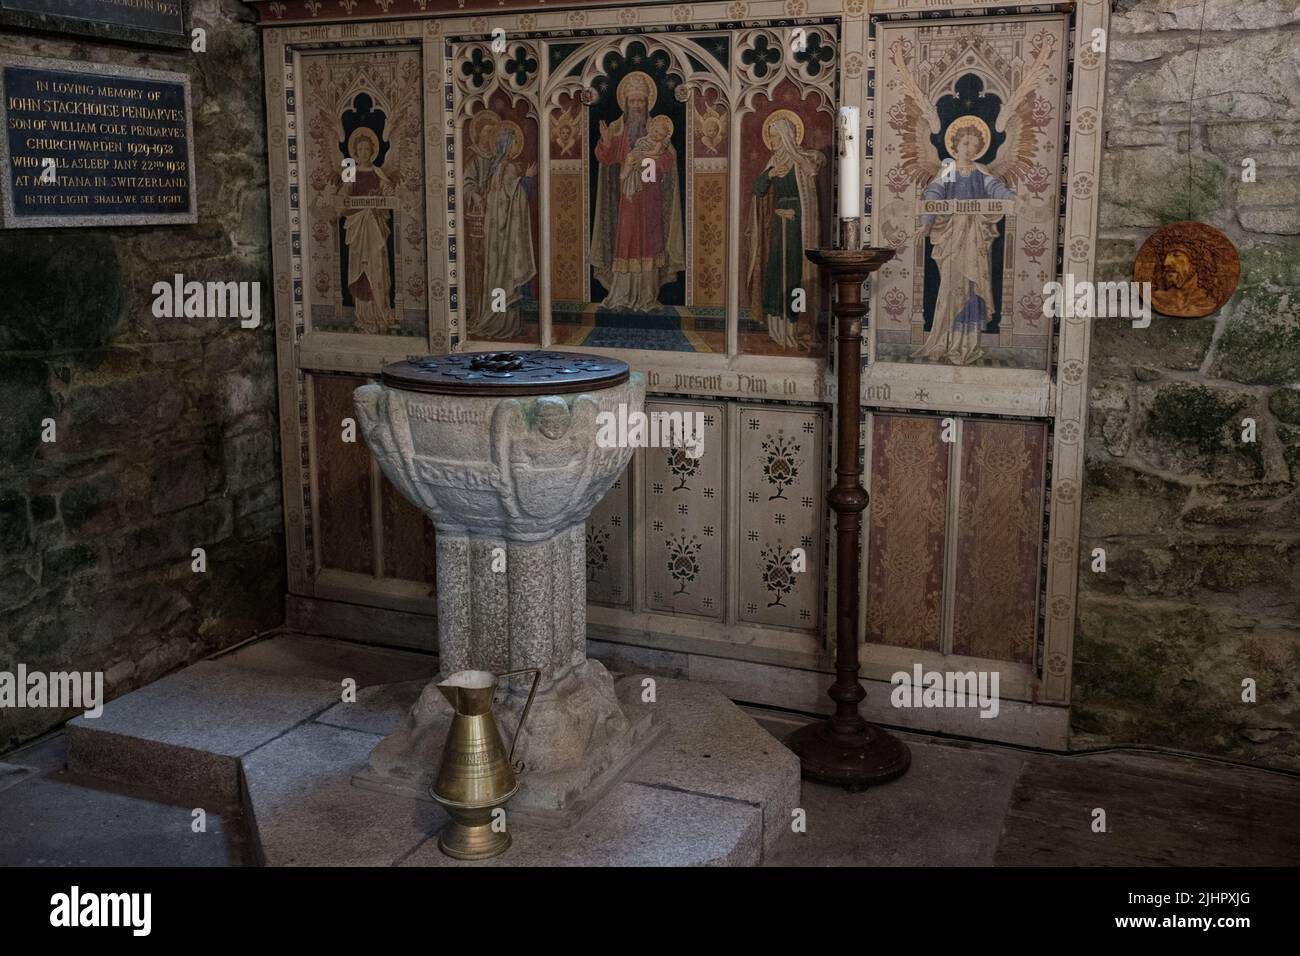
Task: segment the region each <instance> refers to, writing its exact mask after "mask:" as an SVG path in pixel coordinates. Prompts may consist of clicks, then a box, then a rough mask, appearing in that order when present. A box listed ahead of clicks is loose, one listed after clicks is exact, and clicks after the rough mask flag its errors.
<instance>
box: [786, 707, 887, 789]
mask: <svg viewBox="0 0 1300 956" xmlns="http://www.w3.org/2000/svg"><path fill="white" fill-rule="evenodd" d="M785 745H786V746H787V747H789V748H790V749H791V750H793V751H794V752H795V755H796V756H797V757H798V758H799V764H800V766H801V767H802V768H803V775H804V776H805V777H807V778H809V779H810V780H818V781H820V782H822V783H833V784H836V785H838V786H841V787H848V788H849V789H850V790H864V789H866V788H867V787H876V786H879V785H880V784H882V783H888V782H889V781H891V780H895V779H897V778H898V777H901V776H902V775H903V774H905V773H906V772H907V768H908V767H910V766H911V765H912V752H911V751H910V750H908V748H907V744H905V743H903V742H902V741H901V740H899V739H898V738H897V737H895V736H894V735H893V734H891V733H889V732H888V731H886V730H882V729H880V728H879V727H877V726H875V725H874V724H866V725H865V726H864V727H863V728H862V731H861V732H860V733H852V734H837V733H836V732H835V730H834V728H833V727H832V726H831V722H830V721H829V720H820V721H818V722H817V723H815V724H809V725H808V726H807V727H802V728H800V729H799V730H796V731H795V732H794V733H792V734H791V735H790V736H789V737H787V738H786V741H785Z"/></svg>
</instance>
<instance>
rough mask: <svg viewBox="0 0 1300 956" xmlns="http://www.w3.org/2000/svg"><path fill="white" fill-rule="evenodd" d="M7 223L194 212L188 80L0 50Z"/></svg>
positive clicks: (190, 218)
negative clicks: (19, 54) (4, 53)
mask: <svg viewBox="0 0 1300 956" xmlns="http://www.w3.org/2000/svg"><path fill="white" fill-rule="evenodd" d="M0 96H2V100H0V102H2V103H3V118H4V135H3V136H2V137H0V165H2V166H3V167H4V187H3V193H2V194H0V224H3V225H4V226H5V227H6V228H27V227H42V226H106V225H122V226H125V225H152V224H167V223H192V222H195V221H196V219H197V210H198V200H197V197H196V192H195V187H194V151H193V145H192V144H193V123H192V120H191V115H190V83H189V77H187V76H186V75H185V74H183V73H162V72H159V71H157V70H144V69H139V68H135V67H124V66H101V65H98V64H89V63H75V62H72V61H68V60H47V59H38V58H35V57H22V56H0Z"/></svg>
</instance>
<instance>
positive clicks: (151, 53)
mask: <svg viewBox="0 0 1300 956" xmlns="http://www.w3.org/2000/svg"><path fill="white" fill-rule="evenodd" d="M253 17H254V15H253V13H252V12H251V11H250V10H249V9H248V8H247V7H246V6H244V5H243V4H242V3H239V2H237V0H196V3H195V4H194V26H195V27H202V28H204V29H205V30H206V31H207V52H206V53H191V52H190V51H189V50H188V49H186V50H184V51H171V50H167V51H160V50H157V49H153V48H136V47H125V46H113V45H109V44H99V43H96V42H92V41H78V40H76V39H75V38H70V37H66V36H63V37H57V36H49V37H47V36H40V35H36V34H29V33H24V34H17V33H4V34H0V51H3V52H6V53H15V54H23V55H28V56H38V57H51V58H61V59H67V60H78V61H84V62H95V63H109V64H111V63H122V64H129V65H132V66H143V67H147V68H150V69H157V70H169V71H174V72H181V73H188V74H189V76H190V82H191V87H192V97H193V110H194V137H195V143H194V153H195V159H196V163H197V169H196V170H195V178H196V180H197V183H198V190H199V194H198V195H199V221H198V223H197V224H195V225H189V226H148V227H117V228H111V227H100V228H93V229H72V228H70V229H57V230H55V229H51V230H29V231H23V232H15V231H6V232H0V289H2V290H3V298H2V299H0V315H2V316H3V320H2V321H0V450H2V452H0V670H12V669H13V667H14V666H15V665H16V663H18V662H22V663H24V664H26V665H27V666H28V668H29V669H38V670H61V669H68V668H73V667H75V668H76V669H78V670H83V671H84V670H89V671H102V672H104V676H105V690H106V693H107V696H108V697H109V698H110V699H111V698H113V697H118V696H121V695H122V694H124V693H125V692H127V691H130V690H133V689H135V688H137V687H140V686H142V685H144V684H147V683H149V682H150V681H153V680H156V679H157V678H159V677H161V676H163V675H164V674H166V673H168V672H170V671H173V670H175V669H177V668H178V667H181V666H183V665H185V664H187V663H191V662H193V661H195V660H197V659H198V658H200V657H203V656H206V655H208V654H210V653H211V652H213V651H215V650H218V649H220V648H223V647H226V646H229V645H231V644H234V643H237V642H239V641H242V640H244V639H245V638H247V637H249V636H250V635H252V634H254V633H257V632H261V631H265V630H268V629H270V628H273V627H275V626H277V625H278V624H280V623H281V622H282V620H283V606H284V590H285V580H284V575H285V570H284V569H285V561H284V554H283V549H284V544H283V541H284V535H283V518H282V514H281V501H280V489H279V457H278V456H279V449H278V445H277V442H276V436H277V435H278V424H277V408H276V396H275V354H274V345H275V342H274V329H273V327H272V323H270V322H264V323H262V325H261V326H260V327H258V328H255V329H246V328H240V324H239V321H238V320H237V319H156V318H154V316H153V315H152V314H151V308H150V307H151V304H152V302H153V298H154V297H153V295H152V293H151V288H152V286H153V284H154V283H155V282H158V281H171V278H172V276H173V275H174V274H175V273H184V274H185V276H186V278H187V279H190V278H192V279H197V280H200V281H207V280H220V281H240V282H243V281H246V282H260V283H261V289H262V298H263V301H262V302H261V311H262V314H263V315H267V316H269V315H271V314H272V313H271V300H270V294H269V289H270V253H269V246H268V230H269V217H268V213H267V194H268V189H267V183H266V178H267V173H266V143H265V137H264V133H263V130H264V129H265V118H264V115H263V111H264V105H263V102H262V95H261V90H262V82H261V77H262V58H261V52H260V46H259V42H260V38H259V35H258V31H257V28H256V27H255V26H254V23H253ZM46 419H51V420H53V423H54V428H55V431H54V435H55V439H56V440H55V441H54V442H46V441H43V440H42V439H43V431H44V428H43V426H42V422H43V421H44V420H46ZM196 547H202V548H204V549H205V551H206V562H207V571H206V572H205V573H202V574H196V573H194V572H193V571H192V570H191V561H192V558H191V552H192V550H193V549H194V548H196ZM75 713H76V711H71V710H70V711H68V712H66V713H62V712H59V711H55V710H31V709H11V708H6V709H0V751H4V750H6V749H8V748H9V747H10V746H12V745H14V744H16V743H18V742H19V741H21V740H25V739H28V738H30V737H33V736H36V735H37V734H40V733H42V732H44V731H45V730H47V729H49V728H50V727H52V726H54V725H56V724H58V723H61V722H62V721H63V720H65V719H67V718H68V717H71V716H73V715H74V714H75Z"/></svg>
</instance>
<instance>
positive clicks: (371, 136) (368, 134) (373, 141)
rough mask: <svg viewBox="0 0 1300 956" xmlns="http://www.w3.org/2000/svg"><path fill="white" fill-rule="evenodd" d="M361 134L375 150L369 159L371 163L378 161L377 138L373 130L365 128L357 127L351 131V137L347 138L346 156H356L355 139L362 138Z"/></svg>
mask: <svg viewBox="0 0 1300 956" xmlns="http://www.w3.org/2000/svg"><path fill="white" fill-rule="evenodd" d="M362 134H364V136H365V138H366V139H368V140H370V145H371V146H372V147H373V148H374V150H375V155H374V156H371V157H370V159H371V161H374V160H376V159H378V158H379V137H378V136H376V135H375V131H374V130H372V129H370V128H369V127H366V126H358V127H357V128H356V129H354V130H353V131H352V135H351V136H349V137H348V155H349V156H353V155H355V154H356V151H357V138H358V137H360V136H362Z"/></svg>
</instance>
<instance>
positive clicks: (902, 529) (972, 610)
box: [864, 414, 1047, 664]
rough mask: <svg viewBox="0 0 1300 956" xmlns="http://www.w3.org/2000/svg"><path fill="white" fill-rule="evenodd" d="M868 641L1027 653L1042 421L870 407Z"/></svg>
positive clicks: (1030, 657)
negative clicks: (891, 412) (872, 411)
mask: <svg viewBox="0 0 1300 956" xmlns="http://www.w3.org/2000/svg"><path fill="white" fill-rule="evenodd" d="M870 441H871V464H870V472H869V476H870V494H871V503H870V506H869V508H868V512H867V515H868V518H867V529H868V538H867V541H868V544H867V567H866V592H865V597H866V602H865V603H866V609H865V615H864V616H865V619H866V628H865V636H866V640H867V641H868V642H869V643H874V644H884V645H890V646H894V647H907V648H914V649H916V650H922V651H932V652H937V653H944V654H957V655H961V656H964V657H978V658H989V659H995V660H1004V661H1014V662H1017V663H1023V664H1032V663H1033V661H1034V655H1035V644H1036V639H1037V634H1038V627H1039V604H1040V597H1039V595H1040V589H1041V574H1040V565H1041V561H1042V547H1041V543H1042V537H1043V514H1044V513H1043V494H1044V482H1045V468H1046V449H1047V426H1046V425H1045V424H1043V423H1039V422H1021V421H996V420H992V419H979V418H956V417H941V416H937V415H884V414H875V415H873V416H872V422H871V431H870Z"/></svg>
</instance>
